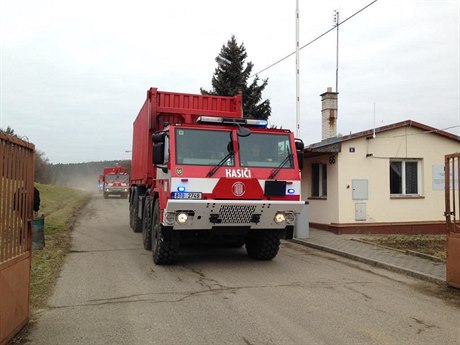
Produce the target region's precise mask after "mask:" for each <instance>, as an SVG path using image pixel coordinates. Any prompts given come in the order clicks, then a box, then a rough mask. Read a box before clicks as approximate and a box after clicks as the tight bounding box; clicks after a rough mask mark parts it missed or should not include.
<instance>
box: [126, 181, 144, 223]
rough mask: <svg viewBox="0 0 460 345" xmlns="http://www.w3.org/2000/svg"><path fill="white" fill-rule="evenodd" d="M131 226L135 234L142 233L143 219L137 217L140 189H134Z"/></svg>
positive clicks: (130, 214)
mask: <svg viewBox="0 0 460 345" xmlns="http://www.w3.org/2000/svg"><path fill="white" fill-rule="evenodd" d="M130 211H131V212H130V213H129V216H130V221H129V223H130V225H131V229H133V231H134V232H141V231H142V222H141V219H139V217H138V216H137V215H138V214H139V189H138V188H135V189H134V195H133V200H132V204H131V209H130Z"/></svg>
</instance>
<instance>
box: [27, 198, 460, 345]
mask: <svg viewBox="0 0 460 345" xmlns="http://www.w3.org/2000/svg"><path fill="white" fill-rule="evenodd" d="M455 296H456V293H454V294H452V292H449V290H446V289H444V288H440V287H437V286H435V285H431V284H429V283H425V282H420V281H417V280H414V279H411V278H408V277H405V276H402V275H398V274H396V273H392V272H388V271H385V270H382V269H377V268H373V267H370V266H367V265H365V264H360V263H356V262H354V261H350V260H348V259H345V258H341V257H338V256H334V255H331V254H327V253H324V252H321V251H317V250H315V249H310V248H306V247H303V246H301V245H298V244H295V243H292V242H283V244H282V247H281V250H280V253H279V254H278V256H277V257H276V258H275V259H274V260H273V261H269V262H259V261H254V260H252V259H250V258H248V256H247V255H246V251H245V249H244V248H242V249H222V248H209V247H208V248H199V247H194V248H187V249H185V250H183V251H182V252H181V256H180V260H179V263H178V264H177V265H175V266H155V265H154V263H153V261H152V258H151V252H147V251H145V250H144V249H143V248H142V234H136V233H133V232H132V231H131V229H130V228H129V225H128V205H127V201H126V200H122V199H108V200H104V199H102V197H100V196H96V197H95V198H94V199H93V201H92V202H91V203H90V204H89V205H88V207H87V208H86V209H85V210H84V212H83V213H82V215H81V217H80V218H79V222H78V224H77V226H76V228H75V230H74V233H73V248H72V252H71V254H70V255H68V256H67V258H66V263H65V266H64V269H63V271H62V274H61V276H60V278H59V280H58V283H57V286H56V290H55V292H54V295H53V297H52V298H51V299H50V301H49V307H48V308H46V309H45V310H42V311H40V313H39V314H38V318H37V320H36V321H34V323H33V326H32V329H31V332H30V334H29V336H28V339H29V341H28V343H29V344H47V345H49V344H199V345H204V344H242V345H250V344H251V345H256V344H270V345H271V344H315V345H316V344H334V345H337V344H366V345H369V344H417V345H421V344H430V345H432V344H459V342H460V327H459V320H460V303H459V299H456V298H455ZM457 297H458V294H457Z"/></svg>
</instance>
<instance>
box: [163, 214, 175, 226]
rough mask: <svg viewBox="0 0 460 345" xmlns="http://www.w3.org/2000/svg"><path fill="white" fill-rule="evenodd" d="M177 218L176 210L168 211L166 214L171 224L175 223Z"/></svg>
mask: <svg viewBox="0 0 460 345" xmlns="http://www.w3.org/2000/svg"><path fill="white" fill-rule="evenodd" d="M175 218H176V214H175V213H174V212H167V213H166V214H165V222H166V223H167V224H169V225H172V224H174V219H175Z"/></svg>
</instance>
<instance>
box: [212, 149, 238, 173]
mask: <svg viewBox="0 0 460 345" xmlns="http://www.w3.org/2000/svg"><path fill="white" fill-rule="evenodd" d="M234 154H235V153H234V152H233V151H230V152H229V153H227V155H226V156H225V157H224V158H222V159H221V161H220V162H219V163H217V164H216V166H215V167H213V168H212V169H211V170H209V172H208V174H207V175H206V177H211V176H212V175H214V174H215V173H216V171H217V170H219V168H220V167H221V166H222V165H224V163H225V162H226V161H228V159H229V158H230V157H232V156H233V155H234Z"/></svg>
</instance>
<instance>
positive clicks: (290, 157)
mask: <svg viewBox="0 0 460 345" xmlns="http://www.w3.org/2000/svg"><path fill="white" fill-rule="evenodd" d="M293 157H294V155H293V154H292V153H289V151H288V155H287V156H286V157H285V158H284V159H283V161H282V162H281V163H280V165H278V167H277V168H276V169H274V170H273V171H272V173H271V174H270V176H268V179H269V180H272V179H274V178H275V176H276V175H278V173H279V172H280V171H281V169H282V168H283V167H284V166H285V165H286V163H287V162H288V161H289V162H291V165H292V159H293Z"/></svg>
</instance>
